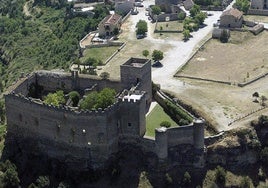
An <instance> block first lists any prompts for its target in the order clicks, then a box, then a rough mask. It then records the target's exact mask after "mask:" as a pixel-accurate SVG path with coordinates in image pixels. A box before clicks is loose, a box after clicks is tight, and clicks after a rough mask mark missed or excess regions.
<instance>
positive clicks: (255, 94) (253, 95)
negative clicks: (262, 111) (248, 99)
mask: <svg viewBox="0 0 268 188" xmlns="http://www.w3.org/2000/svg"><path fill="white" fill-rule="evenodd" d="M252 97H256V98H259V97H260V95H259V93H258V92H257V91H256V92H254V93H253V94H252Z"/></svg>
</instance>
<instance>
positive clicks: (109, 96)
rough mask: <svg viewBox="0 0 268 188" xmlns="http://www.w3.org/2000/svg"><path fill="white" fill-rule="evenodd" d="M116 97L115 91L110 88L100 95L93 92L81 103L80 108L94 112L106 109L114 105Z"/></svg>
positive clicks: (102, 91)
mask: <svg viewBox="0 0 268 188" xmlns="http://www.w3.org/2000/svg"><path fill="white" fill-rule="evenodd" d="M115 95H116V92H115V90H114V89H110V88H105V89H103V90H101V91H100V92H99V93H98V92H96V91H93V92H91V93H90V94H88V95H87V96H86V97H85V99H84V100H82V101H81V104H80V108H81V109H83V110H92V109H98V108H101V109H105V108H107V107H108V106H110V105H112V104H114V102H115Z"/></svg>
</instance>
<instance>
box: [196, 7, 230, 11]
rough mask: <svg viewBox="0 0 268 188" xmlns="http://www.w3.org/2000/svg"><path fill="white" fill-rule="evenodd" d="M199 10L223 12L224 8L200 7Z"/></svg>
mask: <svg viewBox="0 0 268 188" xmlns="http://www.w3.org/2000/svg"><path fill="white" fill-rule="evenodd" d="M200 9H201V10H206V11H223V10H224V9H225V7H224V6H219V7H214V6H200Z"/></svg>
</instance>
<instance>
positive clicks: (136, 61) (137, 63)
mask: <svg viewBox="0 0 268 188" xmlns="http://www.w3.org/2000/svg"><path fill="white" fill-rule="evenodd" d="M149 62H150V60H149V59H141V58H133V57H132V58H130V59H129V60H128V61H127V62H125V63H124V64H123V65H121V66H122V67H124V66H128V67H135V68H143V66H145V65H146V64H147V63H149Z"/></svg>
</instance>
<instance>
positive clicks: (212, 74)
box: [177, 31, 268, 83]
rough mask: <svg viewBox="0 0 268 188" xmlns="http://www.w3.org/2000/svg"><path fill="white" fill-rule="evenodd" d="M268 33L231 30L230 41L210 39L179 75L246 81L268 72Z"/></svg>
mask: <svg viewBox="0 0 268 188" xmlns="http://www.w3.org/2000/svg"><path fill="white" fill-rule="evenodd" d="M267 38H268V32H266V31H264V32H262V33H261V34H259V35H258V36H254V35H253V34H251V33H249V32H231V38H230V40H229V42H228V43H221V42H220V41H218V40H214V39H212V40H210V41H209V42H208V43H207V44H205V46H204V47H203V48H202V49H200V50H199V52H198V53H197V54H196V55H195V56H194V57H193V58H192V59H191V60H190V61H189V62H188V64H187V65H185V66H184V68H183V69H182V70H180V71H179V72H178V73H177V75H180V76H193V77H198V78H205V79H211V80H219V81H227V82H235V83H237V82H239V83H240V82H244V81H247V80H251V79H252V78H255V77H257V76H259V75H261V74H263V73H266V72H268V65H267V63H266V62H267V61H268V50H267V45H268V41H267Z"/></svg>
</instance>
